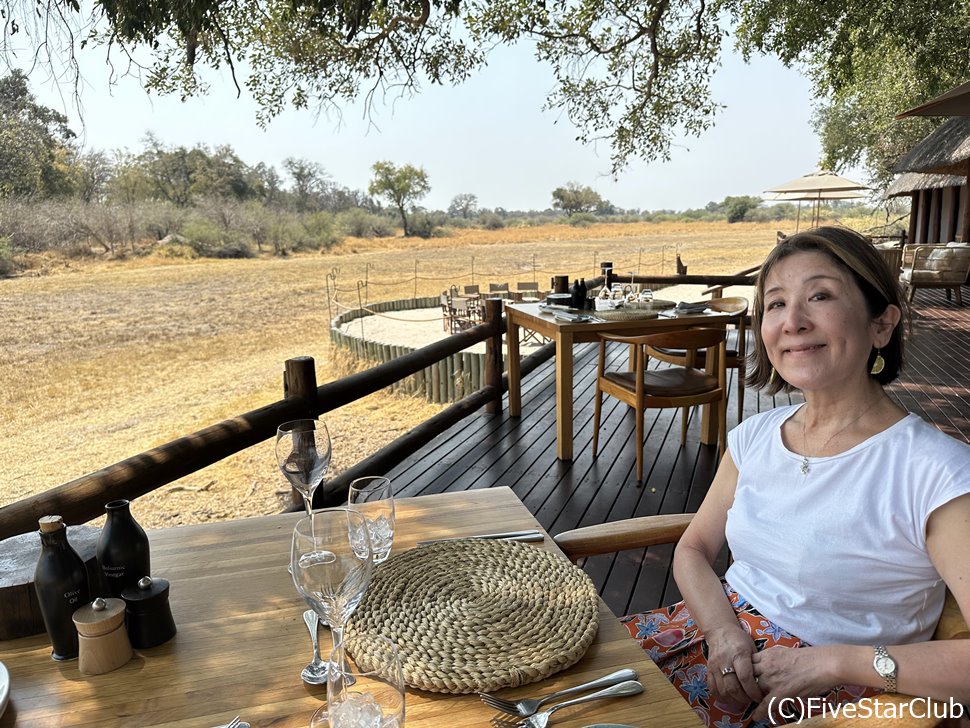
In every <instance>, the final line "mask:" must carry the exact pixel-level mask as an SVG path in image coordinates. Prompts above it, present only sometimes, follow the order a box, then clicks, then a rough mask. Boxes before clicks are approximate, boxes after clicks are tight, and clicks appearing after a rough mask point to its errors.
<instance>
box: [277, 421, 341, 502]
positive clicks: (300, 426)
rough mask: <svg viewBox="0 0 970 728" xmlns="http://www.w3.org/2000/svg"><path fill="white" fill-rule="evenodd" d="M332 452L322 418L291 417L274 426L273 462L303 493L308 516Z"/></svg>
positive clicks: (328, 465) (328, 435) (328, 434)
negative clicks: (274, 454) (275, 427)
mask: <svg viewBox="0 0 970 728" xmlns="http://www.w3.org/2000/svg"><path fill="white" fill-rule="evenodd" d="M332 455H333V449H332V448H331V446H330V433H329V432H328V431H327V426H326V424H324V422H323V420H291V421H290V422H284V423H283V424H282V425H280V426H279V428H278V429H277V430H276V462H277V463H278V464H279V466H280V470H281V471H282V472H283V475H285V476H286V479H287V480H288V481H289V482H290V485H292V486H293V487H294V488H296V490H298V491H299V492H300V495H302V496H303V504H304V505H305V506H306V512H307V515H308V516H309V515H310V514H311V513H312V512H313V493H314V491H316V489H317V488H318V487H320V483H322V482H323V476H324V475H326V473H327V468H329V467H330V458H331V456H332Z"/></svg>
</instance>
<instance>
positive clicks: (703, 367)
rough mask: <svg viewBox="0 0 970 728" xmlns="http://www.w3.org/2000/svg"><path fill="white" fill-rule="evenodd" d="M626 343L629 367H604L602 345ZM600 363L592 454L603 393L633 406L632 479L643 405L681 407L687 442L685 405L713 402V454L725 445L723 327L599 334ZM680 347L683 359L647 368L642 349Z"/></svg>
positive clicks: (595, 448) (639, 479) (683, 436)
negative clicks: (715, 437) (715, 443)
mask: <svg viewBox="0 0 970 728" xmlns="http://www.w3.org/2000/svg"><path fill="white" fill-rule="evenodd" d="M611 341H614V342H618V343H621V344H628V345H629V346H630V347H631V348H632V349H633V370H632V371H607V370H606V345H607V344H608V343H609V342H611ZM599 342H600V348H599V364H598V367H597V374H596V405H595V408H594V410H593V457H594V458H595V457H596V456H597V452H598V449H599V429H600V410H601V409H602V399H603V398H602V395H603V393H606V394H608V395H610V396H611V397H615V398H616V399H618V400H620V401H621V402H624V403H626V404H628V405H630V406H631V407H633V409H634V411H635V413H636V438H637V439H636V446H637V482H638V483H639V484H641V485H642V484H643V411H644V410H645V409H648V408H666V407H682V408H683V415H682V419H681V431H680V444H681V446H683V445H684V444H686V442H687V420H688V414H689V412H688V410H689V408H690V407H692V406H694V405H698V404H714V405H716V407H717V422H718V438H719V439H718V456H720V455H722V454H723V453H724V450H725V448H726V444H727V439H726V438H727V433H726V430H727V426H726V421H725V420H726V401H727V370H726V368H725V359H726V356H725V332H724V329H704V328H700V329H686V330H683V331H671V332H666V333H660V334H645V335H642V336H619V335H616V334H599ZM648 347H652V348H654V349H683V350H684V351H685V356H684V364H683V365H680V366H671V367H667V368H665V369H651V370H647V361H648V359H649V357H648V355H647V353H646V350H647V348H648Z"/></svg>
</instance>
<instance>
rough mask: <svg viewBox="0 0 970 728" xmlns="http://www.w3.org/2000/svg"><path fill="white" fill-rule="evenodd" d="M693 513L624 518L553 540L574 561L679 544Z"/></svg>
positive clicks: (568, 533)
mask: <svg viewBox="0 0 970 728" xmlns="http://www.w3.org/2000/svg"><path fill="white" fill-rule="evenodd" d="M693 517H694V514H693V513H676V514H672V515H664V516H644V517H642V518H627V519H625V520H623V521H613V522H612V523H601V524H598V525H596V526H586V527H585V528H576V529H573V530H572V531H564V532H563V533H560V534H559V535H558V536H556V537H555V538H554V539H553V540H554V541H555V542H556V545H557V546H558V547H559V548H560V549H562V550H563V552H564V553H565V554H566V557H567V558H568V559H569V560H570V561H576V560H577V559H581V558H583V557H585V556H595V555H597V554H609V553H613V552H615V551H623V550H624V549H639V548H646V547H647V546H656V545H658V544H663V543H677V541H679V540H680V537H681V536H682V535H683V534H684V531H686V530H687V526H688V525H690V522H691V519H692V518H693Z"/></svg>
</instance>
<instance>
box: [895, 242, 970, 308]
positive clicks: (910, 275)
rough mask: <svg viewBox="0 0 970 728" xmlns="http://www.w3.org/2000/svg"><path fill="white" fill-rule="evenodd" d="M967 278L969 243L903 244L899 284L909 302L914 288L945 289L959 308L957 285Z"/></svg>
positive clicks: (960, 301) (961, 299)
mask: <svg viewBox="0 0 970 728" xmlns="http://www.w3.org/2000/svg"><path fill="white" fill-rule="evenodd" d="M968 276H970V243H947V244H946V245H907V246H906V247H905V248H903V260H902V272H901V273H900V274H899V282H900V283H901V284H902V286H903V289H904V290H905V291H906V294H907V300H908V301H909V302H910V303H912V301H913V296H914V294H915V293H916V289H917V288H945V289H946V297H947V300H950V293H951V291H952V293H953V299H954V300H955V301H956V304H957V305H958V306H962V305H963V298H962V296H961V294H960V286H962V285H963V284H964V283H966V282H967V277H968Z"/></svg>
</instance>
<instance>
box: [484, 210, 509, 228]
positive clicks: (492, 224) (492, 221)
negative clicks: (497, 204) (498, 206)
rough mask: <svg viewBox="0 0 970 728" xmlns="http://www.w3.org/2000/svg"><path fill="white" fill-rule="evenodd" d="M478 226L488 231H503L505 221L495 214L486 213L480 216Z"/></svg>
mask: <svg viewBox="0 0 970 728" xmlns="http://www.w3.org/2000/svg"><path fill="white" fill-rule="evenodd" d="M478 224H479V225H480V226H481V227H483V228H485V229H486V230H501V229H502V228H504V227H505V220H503V219H502V218H501V217H499V216H498V215H496V214H495V213H494V212H485V213H483V214H481V215H479V216H478Z"/></svg>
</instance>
